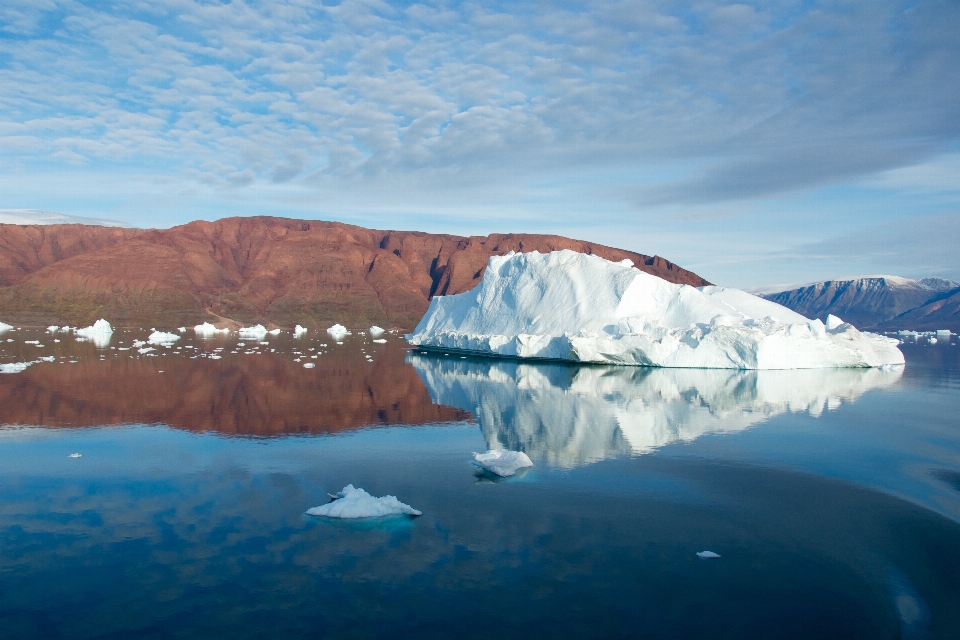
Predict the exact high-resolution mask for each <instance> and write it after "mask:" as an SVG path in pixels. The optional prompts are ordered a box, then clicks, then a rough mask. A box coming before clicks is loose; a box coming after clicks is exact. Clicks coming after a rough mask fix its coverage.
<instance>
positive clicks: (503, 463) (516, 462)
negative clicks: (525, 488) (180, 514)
mask: <svg viewBox="0 0 960 640" xmlns="http://www.w3.org/2000/svg"><path fill="white" fill-rule="evenodd" d="M473 459H474V460H476V461H477V464H479V465H480V466H481V467H483V468H484V469H486V470H487V471H489V472H491V473H495V474H497V475H498V476H502V477H504V478H506V477H509V476H512V475H513V474H515V473H516V472H517V471H518V470H520V469H524V468H526V467H532V466H533V462H531V461H530V458H529V456H527V454H525V453H524V452H523V451H506V450H504V449H491V450H490V451H487V452H486V453H474V454H473Z"/></svg>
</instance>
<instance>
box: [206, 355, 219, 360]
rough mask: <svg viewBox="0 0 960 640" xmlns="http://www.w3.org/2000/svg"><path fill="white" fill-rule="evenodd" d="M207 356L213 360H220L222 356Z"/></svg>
mask: <svg viewBox="0 0 960 640" xmlns="http://www.w3.org/2000/svg"><path fill="white" fill-rule="evenodd" d="M207 357H208V358H210V359H211V360H220V358H221V357H222V356H217V355H212V356H207Z"/></svg>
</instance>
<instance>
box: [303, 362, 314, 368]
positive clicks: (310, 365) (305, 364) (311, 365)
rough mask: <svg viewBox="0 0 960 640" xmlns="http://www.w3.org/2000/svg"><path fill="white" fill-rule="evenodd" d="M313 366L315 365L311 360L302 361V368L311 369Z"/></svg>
mask: <svg viewBox="0 0 960 640" xmlns="http://www.w3.org/2000/svg"><path fill="white" fill-rule="evenodd" d="M315 366H317V365H316V364H314V363H312V362H304V363H303V368H304V369H313V368H314V367H315Z"/></svg>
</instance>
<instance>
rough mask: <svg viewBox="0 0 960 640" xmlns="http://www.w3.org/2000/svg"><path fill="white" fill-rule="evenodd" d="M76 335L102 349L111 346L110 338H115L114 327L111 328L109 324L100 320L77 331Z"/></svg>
mask: <svg viewBox="0 0 960 640" xmlns="http://www.w3.org/2000/svg"><path fill="white" fill-rule="evenodd" d="M74 333H75V334H76V335H77V337H79V338H82V339H84V340H89V341H90V342H92V343H93V344H95V345H97V346H98V347H101V348H102V347H106V346H109V345H110V338H112V337H113V327H111V326H110V323H109V322H107V321H106V320H104V319H103V318H100V319H99V320H97V321H96V322H94V323H93V324H92V325H91V326H89V327H84V328H83V329H77V330H76V331H75V332H74Z"/></svg>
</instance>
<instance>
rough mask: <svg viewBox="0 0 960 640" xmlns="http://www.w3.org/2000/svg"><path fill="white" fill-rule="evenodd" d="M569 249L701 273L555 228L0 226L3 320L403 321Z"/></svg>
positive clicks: (260, 222)
mask: <svg viewBox="0 0 960 640" xmlns="http://www.w3.org/2000/svg"><path fill="white" fill-rule="evenodd" d="M558 249H571V250H574V251H579V252H582V253H591V254H596V255H599V256H601V257H603V258H606V259H609V260H616V261H619V260H623V259H625V258H626V259H630V260H633V262H634V264H636V265H637V267H639V268H640V269H642V270H644V271H646V272H648V273H651V274H654V275H656V276H659V277H661V278H663V279H665V280H669V281H670V282H678V283H684V284H690V285H694V286H701V285H704V284H709V283H707V281H706V280H704V279H703V278H701V277H700V276H698V275H696V274H695V273H692V272H690V271H687V270H685V269H682V268H680V267H678V266H677V265H675V264H673V263H671V262H668V261H667V260H664V259H663V258H660V257H658V256H646V255H642V254H638V253H633V252H630V251H624V250H621V249H614V248H611V247H606V246H603V245H599V244H594V243H590V242H582V241H579V240H572V239H569V238H564V237H560V236H550V235H536V234H494V235H490V236H474V237H469V238H466V237H459V236H453V235H437V234H429V233H420V232H412V231H378V230H373V229H365V228H363V227H356V226H351V225H346V224H341V223H336V222H316V221H304V220H289V219H283V218H271V217H252V218H226V219H223V220H218V221H216V222H191V223H189V224H186V225H182V226H179V227H173V228H171V229H162V230H160V229H151V230H143V229H121V228H110V227H98V226H87V225H45V226H44V225H3V224H0V319H3V320H4V321H6V322H14V323H20V324H34V325H45V324H71V325H78V324H87V323H90V322H92V321H93V320H95V319H97V318H99V317H101V316H102V317H105V318H107V319H109V320H110V321H111V322H113V323H114V324H116V325H121V326H123V325H127V326H161V325H162V326H165V327H170V326H176V325H183V324H194V323H199V322H204V321H212V320H216V318H215V317H214V316H217V317H219V318H221V319H229V320H233V321H235V322H239V323H244V324H247V323H254V322H262V323H264V324H270V325H275V326H281V327H292V326H293V325H294V324H297V323H299V324H302V325H304V326H311V327H319V326H329V324H331V323H333V322H341V323H345V324H348V325H357V324H362V325H366V324H370V323H377V324H380V325H383V326H396V327H400V328H404V329H410V328H412V327H413V326H414V325H415V324H416V323H417V321H418V320H419V319H420V317H421V315H422V314H423V312H424V311H425V310H426V308H427V306H428V304H429V301H430V298H432V297H433V296H434V295H447V294H454V293H460V292H462V291H467V290H469V289H471V288H472V287H473V286H475V285H476V284H477V283H478V282H479V280H480V278H481V277H482V275H483V271H484V269H485V267H486V263H487V259H488V258H489V257H490V256H491V255H501V254H505V253H507V252H509V251H518V252H529V251H540V252H548V251H554V250H558Z"/></svg>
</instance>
